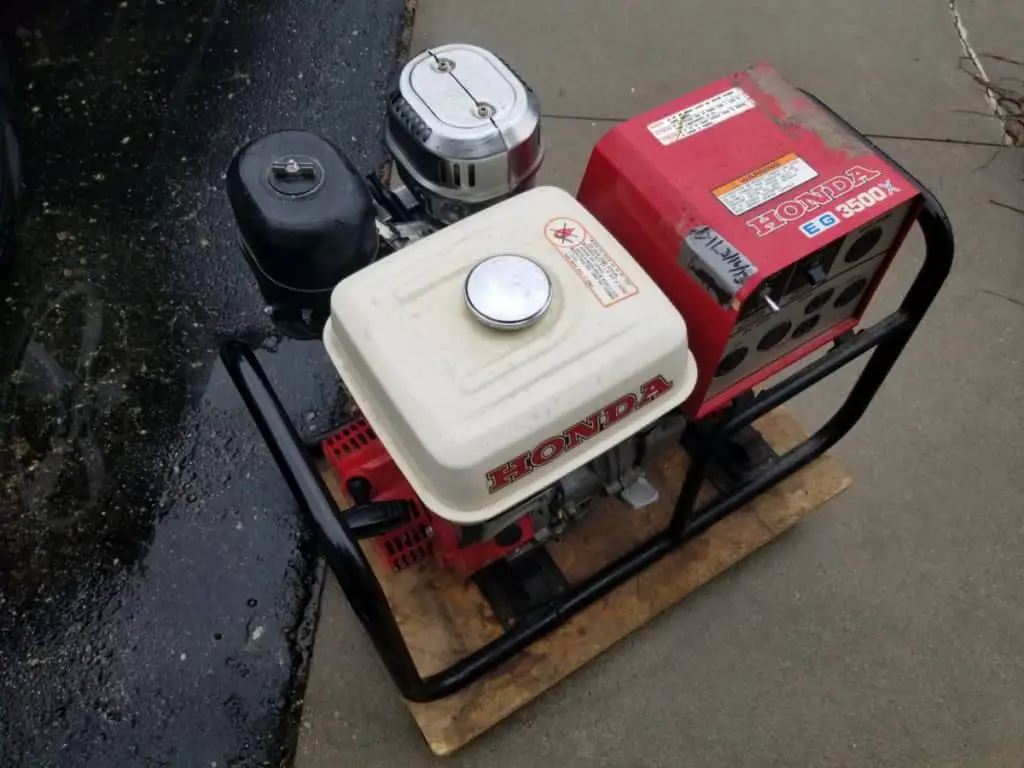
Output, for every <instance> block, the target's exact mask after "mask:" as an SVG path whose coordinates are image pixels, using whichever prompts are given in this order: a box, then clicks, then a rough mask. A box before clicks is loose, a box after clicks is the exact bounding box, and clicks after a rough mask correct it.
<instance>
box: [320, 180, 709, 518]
mask: <svg viewBox="0 0 1024 768" xmlns="http://www.w3.org/2000/svg"><path fill="white" fill-rule="evenodd" d="M331 313H332V314H331V319H330V322H328V323H327V326H326V328H325V330H324V343H325V345H326V347H327V351H328V354H329V355H330V357H331V359H332V360H333V362H334V364H335V366H336V367H337V369H338V372H339V373H340V375H341V377H342V380H343V381H344V382H345V385H346V387H347V388H348V390H349V392H350V393H351V395H352V397H353V399H354V400H355V403H356V404H357V405H358V406H359V408H360V409H361V410H362V412H363V414H364V415H365V416H366V418H367V420H368V421H369V422H370V424H371V425H372V426H373V428H374V429H375V430H376V432H377V435H378V436H379V438H380V439H381V441H382V442H383V444H384V447H385V448H387V450H388V452H389V453H390V454H391V456H392V457H393V458H394V460H395V463H396V464H397V465H398V467H399V469H401V471H402V472H403V474H404V475H405V476H406V478H407V479H408V480H409V482H410V484H411V485H412V486H413V488H414V489H415V490H416V492H417V493H418V494H419V496H420V498H421V499H422V500H423V502H424V504H426V505H427V507H429V508H430V510H431V511H432V512H434V513H435V514H437V515H440V516H441V517H444V518H446V519H448V520H450V521H452V522H454V523H457V524H461V525H469V524H475V523H479V522H483V521H485V520H487V519H490V518H491V517H494V516H495V515H498V514H500V513H501V512H503V511H505V510H507V509H509V508H510V507H512V506H514V505H515V504H517V503H519V502H520V501H523V500H525V499H526V498H528V497H529V496H531V495H533V494H535V493H538V492H539V491H541V490H543V489H544V488H546V487H547V486H549V485H550V484H552V483H553V482H554V481H555V480H557V479H558V478H560V477H562V476H563V475H565V474H567V473H568V472H570V471H572V470H573V469H575V468H577V467H579V466H580V465H582V464H584V463H586V462H588V461H590V460H591V459H593V458H595V457H596V456H598V455H600V454H601V453H604V452H605V451H607V450H608V449H609V448H611V447H612V446H613V445H615V444H616V443H618V442H620V441H621V440H623V439H624V438H626V437H628V436H629V435H631V434H633V433H634V432H636V431H638V430H639V429H641V428H643V427H645V426H647V425H649V424H650V423H652V422H653V421H655V420H656V419H658V418H659V417H661V416H663V415H664V414H665V413H667V412H668V411H670V410H672V409H673V408H675V407H677V406H678V405H680V404H681V403H682V402H683V401H684V400H685V399H686V397H687V396H688V395H689V394H690V392H691V391H692V389H693V387H694V385H695V383H696V379H697V371H696V364H695V362H694V358H693V355H692V354H691V353H690V351H689V346H688V340H687V328H686V324H685V323H684V321H683V318H682V317H681V316H680V314H679V313H678V312H677V311H676V309H675V307H673V306H672V304H671V302H670V301H669V300H668V298H667V297H666V296H665V295H664V294H663V293H662V292H661V290H660V289H659V288H658V286H657V285H656V284H655V283H654V281H653V280H651V278H650V277H648V276H647V274H646V273H645V272H644V271H643V269H641V267H640V266H639V265H638V264H637V263H636V261H634V259H633V258H632V257H631V256H630V255H629V253H627V252H626V250H625V249H624V248H623V247H622V246H621V245H620V244H619V243H618V242H617V241H616V240H615V239H614V238H613V237H612V236H611V235H610V234H609V233H608V232H607V230H605V228H604V227H603V226H601V224H600V223H599V222H598V221H597V219H595V218H594V217H593V216H591V215H590V214H589V213H588V212H587V211H586V209H585V208H583V206H582V205H581V204H580V203H579V202H578V201H577V200H576V199H575V198H574V197H573V196H572V195H570V194H569V193H567V192H565V191H564V190H561V189H558V188H555V187H538V188H536V189H533V190H531V191H528V192H524V193H522V194H520V195H517V196H516V197H513V198H511V199H509V200H506V201H504V202H502V203H499V204H497V205H494V206H492V207H491V208H488V209H486V210H484V211H482V212H480V213H477V214H475V215H473V216H470V217H469V218H467V219H465V220H463V221H460V222H459V223H457V224H454V225H452V226H449V227H447V228H445V229H442V230H441V231H439V232H436V233H434V234H432V235H430V236H429V237H426V238H424V239H423V240H420V241H418V242H415V243H413V244H411V245H409V246H407V247H406V248H404V249H402V250H401V251H399V252H398V253H396V254H394V255H392V256H388V257H387V258H385V259H383V260H381V261H379V262H376V263H374V264H371V265H370V266H368V267H366V268H364V269H362V270H361V271H359V272H357V273H355V274H354V275H352V276H351V277H349V278H346V279H345V280H344V281H342V282H341V283H340V284H339V285H338V286H337V287H336V288H335V290H334V293H333V295H332V299H331Z"/></svg>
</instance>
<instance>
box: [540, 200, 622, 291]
mask: <svg viewBox="0 0 1024 768" xmlns="http://www.w3.org/2000/svg"><path fill="white" fill-rule="evenodd" d="M544 233H545V234H546V235H547V238H548V241H549V242H550V243H551V244H552V245H553V246H554V247H555V249H556V250H557V251H558V252H559V253H560V254H562V258H564V259H565V260H566V262H567V263H568V264H569V266H570V267H572V268H573V271H575V272H576V274H577V275H579V276H580V279H581V280H583V282H584V283H585V284H586V286H587V287H588V288H589V289H590V292H591V293H592V294H594V296H595V297H596V298H597V300H598V301H600V302H601V304H603V305H604V306H606V307H610V306H612V305H613V304H618V303H619V302H620V301H625V300H626V299H628V298H631V297H633V296H636V295H637V294H638V293H640V289H639V288H638V287H637V285H636V283H634V282H633V281H632V280H631V279H630V278H629V275H627V274H626V273H625V272H624V271H623V270H622V267H620V266H619V265H618V264H617V263H616V261H615V259H613V258H612V256H611V254H610V253H608V251H606V250H605V249H604V246H602V245H601V244H600V243H599V242H597V240H596V239H595V238H594V236H593V235H591V234H590V232H589V231H587V228H586V227H584V226H583V225H582V224H581V223H580V222H578V221H577V220H575V219H571V218H558V219H552V220H551V221H549V222H548V223H547V224H546V225H545V227H544Z"/></svg>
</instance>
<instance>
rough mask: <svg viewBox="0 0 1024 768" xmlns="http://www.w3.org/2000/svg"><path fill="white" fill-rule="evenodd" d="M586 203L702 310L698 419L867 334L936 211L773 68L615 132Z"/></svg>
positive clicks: (596, 160)
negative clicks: (879, 292)
mask: <svg viewBox="0 0 1024 768" xmlns="http://www.w3.org/2000/svg"><path fill="white" fill-rule="evenodd" d="M577 196H578V199H579V200H580V202H581V203H583V205H585V206H586V207H587V208H588V209H589V210H590V211H592V212H593V213H594V215H595V216H597V217H598V219H600V220H601V222H602V223H603V224H604V225H605V226H606V227H607V228H608V229H609V230H610V231H611V233H612V234H613V235H614V236H615V237H616V238H617V239H618V240H619V241H620V242H621V243H622V244H623V245H624V246H625V247H626V248H627V249H629V251H630V252H631V253H632V254H633V256H634V258H636V260H637V261H638V262H639V263H640V264H641V265H642V266H643V267H644V269H645V270H646V271H647V272H648V274H650V275H651V276H652V277H653V278H654V279H655V280H656V281H657V282H658V284H659V285H660V287H661V288H662V290H663V291H664V292H665V293H666V294H667V295H668V297H669V298H670V299H671V300H672V301H673V303H674V304H675V305H676V307H677V308H678V309H679V311H680V313H681V314H682V315H683V317H684V318H685V319H686V321H687V325H688V327H689V333H690V348H691V350H692V351H693V353H694V356H695V357H696V360H697V367H698V371H699V380H698V384H697V388H696V390H695V391H694V393H693V395H692V396H691V398H690V399H689V400H688V401H687V403H686V404H685V406H684V409H685V411H686V413H687V414H688V415H689V416H690V417H691V418H694V419H698V418H702V417H704V416H707V415H708V414H711V413H714V412H715V411H717V410H720V409H721V408H723V407H725V406H726V405H728V404H729V403H730V402H732V401H733V400H734V399H735V398H736V397H737V396H738V395H740V394H742V393H744V392H747V391H749V390H750V389H752V388H754V387H756V386H757V385H758V384H759V383H761V382H763V381H764V380H765V379H767V378H769V377H771V376H773V375H775V374H776V373H778V372H779V371H781V370H782V369H784V368H786V367H787V366H789V365H791V364H793V363H794V362H796V361H798V360H800V359H802V358H804V357H806V356H807V355H809V354H810V353H812V352H813V351H814V350H816V349H818V348H820V347H822V346H823V345H825V344H827V343H828V342H830V341H832V340H833V339H835V338H836V337H837V336H839V335H841V334H843V333H844V332H846V331H848V330H851V329H853V328H854V327H855V326H856V325H857V324H858V322H859V320H860V318H861V317H862V315H863V313H864V310H865V308H866V307H867V305H868V302H869V301H870V300H871V297H872V295H873V294H874V292H875V289H876V287H877V285H878V283H879V282H880V280H881V279H882V277H883V275H884V274H885V271H886V269H887V268H888V266H889V264H890V263H891V260H892V258H893V256H894V255H895V254H896V252H897V251H898V249H899V247H900V245H901V244H902V243H903V240H904V238H905V237H906V234H907V231H908V230H909V228H910V226H911V225H912V224H913V221H914V219H915V217H916V215H917V207H918V206H919V205H921V204H922V198H921V195H920V193H919V191H918V189H917V188H916V187H915V186H914V185H913V184H911V183H910V182H909V181H908V180H907V179H905V178H904V177H903V176H901V175H900V174H899V173H898V172H897V171H896V170H895V169H893V168H892V167H891V166H890V165H889V164H888V163H886V162H885V160H883V159H882V158H881V157H880V156H879V155H878V154H877V153H876V152H875V151H873V150H872V148H871V147H870V145H869V143H868V142H867V141H866V140H865V139H864V138H863V137H861V136H860V135H858V134H857V133H856V132H854V131H853V130H851V129H850V128H849V127H847V126H846V125H844V124H843V123H841V122H840V121H838V120H837V119H836V118H835V117H834V116H833V115H832V114H831V113H830V112H829V111H828V110H827V109H825V108H824V107H822V106H820V105H819V104H818V103H816V102H814V101H813V100H811V99H810V98H809V97H807V96H806V95H805V94H803V93H802V92H801V91H799V90H797V89H796V88H794V87H792V86H791V85H789V84H788V83H786V82H785V81H784V80H783V78H782V77H781V76H780V75H779V73H778V72H776V71H775V70H774V69H772V68H771V67H770V66H767V65H763V64H762V65H757V66H755V67H752V68H751V69H748V70H746V71H744V72H740V73H737V74H735V75H733V76H730V77H727V78H724V79H722V80H719V81H718V82H716V83H712V84H710V85H708V86H706V87H704V88H701V89H700V90H697V91H694V92H693V93H691V94H689V95H686V96H683V97H681V98H679V99H677V100H675V101H673V102H671V103H669V104H665V105H664V106H661V107H658V108H657V109H654V110H652V111H650V112H648V113H646V114H643V115H640V116H638V117H635V118H633V119H631V120H628V121H627V122H625V123H622V124H620V125H618V126H617V127H615V128H613V129H612V130H611V131H610V132H609V133H608V134H606V135H605V137H604V138H602V139H601V140H600V141H599V142H598V144H597V146H596V147H595V149H594V152H593V153H592V155H591V157H590V160H589V163H588V165H587V168H586V171H585V174H584V177H583V180H582V183H581V185H580V188H579V192H578V195H577Z"/></svg>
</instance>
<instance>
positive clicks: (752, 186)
mask: <svg viewBox="0 0 1024 768" xmlns="http://www.w3.org/2000/svg"><path fill="white" fill-rule="evenodd" d="M817 175H818V173H817V171H815V170H814V169H813V168H811V166H810V165H808V164H807V163H806V162H805V161H804V160H803V159H801V158H800V157H798V156H797V154H796V153H795V152H790V153H789V154H788V155H783V156H782V157H780V158H779V159H778V160H773V161H772V162H770V163H767V164H765V165H762V166H761V167H760V168H758V169H756V170H753V171H751V172H750V173H748V174H745V175H743V176H741V177H740V178H738V179H734V180H733V181H730V182H729V183H728V184H723V185H722V186H720V187H718V188H716V189H713V190H712V193H713V194H714V195H715V197H717V198H718V199H719V201H720V202H721V203H722V205H724V206H725V207H726V208H728V209H729V212H730V213H732V215H733V216H742V215H743V214H744V213H747V212H748V211H752V210H754V209H755V208H759V207H760V206H762V205H764V204H765V203H767V202H768V201H770V200H774V199H775V198H777V197H780V196H782V195H784V194H786V193H787V192H790V191H792V190H794V189H796V188H797V187H799V186H800V185H801V184H806V183H807V182H808V181H810V180H811V179H813V178H815V177H816V176H817Z"/></svg>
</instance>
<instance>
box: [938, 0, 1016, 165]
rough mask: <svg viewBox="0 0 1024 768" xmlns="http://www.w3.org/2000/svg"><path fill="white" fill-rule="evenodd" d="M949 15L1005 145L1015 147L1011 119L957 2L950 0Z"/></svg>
mask: <svg viewBox="0 0 1024 768" xmlns="http://www.w3.org/2000/svg"><path fill="white" fill-rule="evenodd" d="M949 13H950V15H951V16H952V17H953V28H954V29H956V34H957V37H958V38H959V39H960V48H961V49H962V50H963V52H964V56H966V57H967V58H968V59H970V61H971V64H973V65H974V68H975V69H976V70H977V77H976V78H975V80H977V81H978V82H979V83H980V84H981V85H982V87H984V89H985V100H986V101H987V102H988V106H989V109H991V110H992V114H993V115H995V117H996V119H997V120H998V121H999V123H1000V125H1001V126H1002V130H1003V144H1004V145H1006V146H1013V145H1014V144H1015V143H1016V137H1015V136H1014V134H1013V132H1012V131H1011V129H1010V118H1009V115H1007V113H1006V110H1005V109H1003V107H1002V105H1001V104H1000V103H999V98H998V97H997V96H996V92H995V89H994V88H993V87H992V85H991V82H992V81H991V80H990V79H989V76H988V73H987V72H986V71H985V65H984V64H982V63H981V57H980V56H979V55H978V53H977V51H975V50H974V46H972V45H971V42H970V40H968V34H967V25H966V24H964V20H963V17H962V16H961V15H960V8H959V5H958V3H957V0H949Z"/></svg>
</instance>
